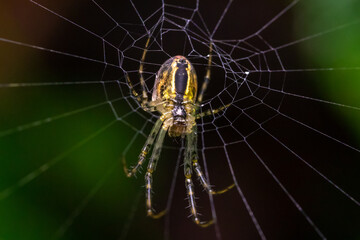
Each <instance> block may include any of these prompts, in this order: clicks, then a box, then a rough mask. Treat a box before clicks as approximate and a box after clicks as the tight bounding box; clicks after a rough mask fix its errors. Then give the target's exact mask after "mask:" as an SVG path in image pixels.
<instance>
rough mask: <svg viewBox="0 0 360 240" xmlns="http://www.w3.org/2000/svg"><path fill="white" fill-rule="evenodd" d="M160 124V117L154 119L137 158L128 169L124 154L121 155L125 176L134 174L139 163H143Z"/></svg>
mask: <svg viewBox="0 0 360 240" xmlns="http://www.w3.org/2000/svg"><path fill="white" fill-rule="evenodd" d="M161 125H162V121H161V120H160V119H158V120H157V121H156V123H155V125H154V127H153V128H152V130H151V132H150V134H149V136H148V138H147V139H146V142H145V144H144V146H143V148H142V150H141V153H140V155H139V160H138V162H137V164H136V166H135V167H133V168H131V169H128V168H127V166H126V165H127V164H126V159H125V156H123V158H122V162H123V166H124V172H125V174H126V176H127V177H132V176H134V175H135V174H136V172H137V171H138V170H139V168H140V167H141V165H142V164H143V163H144V161H145V158H146V155H147V154H148V152H149V151H150V148H151V145H152V144H153V143H154V140H155V137H156V135H157V134H158V133H159V130H160V127H161Z"/></svg>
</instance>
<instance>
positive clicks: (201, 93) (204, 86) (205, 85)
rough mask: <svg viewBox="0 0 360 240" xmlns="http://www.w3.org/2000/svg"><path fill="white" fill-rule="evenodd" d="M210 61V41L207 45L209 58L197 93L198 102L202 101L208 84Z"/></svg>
mask: <svg viewBox="0 0 360 240" xmlns="http://www.w3.org/2000/svg"><path fill="white" fill-rule="evenodd" d="M211 63H212V43H210V46H209V60H208V65H207V67H206V74H205V77H204V82H203V84H202V86H201V90H200V94H199V97H198V100H197V101H198V103H199V104H200V103H201V102H202V100H203V97H204V93H205V91H206V89H207V86H208V85H209V81H210V76H211Z"/></svg>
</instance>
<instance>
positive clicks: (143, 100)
mask: <svg viewBox="0 0 360 240" xmlns="http://www.w3.org/2000/svg"><path fill="white" fill-rule="evenodd" d="M149 43H150V37H149V38H148V39H147V41H146V44H145V48H144V51H143V54H142V57H141V60H140V66H139V78H140V85H141V88H142V94H141V95H140V94H139V93H138V92H137V91H136V90H135V89H134V87H133V84H132V82H131V79H130V77H129V74H128V73H125V77H126V80H127V82H128V84H129V87H130V90H131V93H132V94H133V96H134V97H135V98H136V100H137V101H138V102H139V104H140V106H141V107H142V108H143V109H144V110H145V111H155V108H154V107H152V106H150V105H149V101H148V95H147V92H146V88H145V80H144V76H143V70H144V61H145V57H146V53H147V51H148V47H149Z"/></svg>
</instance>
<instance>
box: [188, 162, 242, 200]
mask: <svg viewBox="0 0 360 240" xmlns="http://www.w3.org/2000/svg"><path fill="white" fill-rule="evenodd" d="M192 162H193V168H194V170H195V172H196V175H197V176H198V178H199V180H200V183H201V185H202V186H203V187H204V188H205V189H206V191H208V192H209V193H211V194H213V195H219V194H223V193H226V192H227V191H229V190H230V189H232V188H233V187H235V184H234V183H233V184H231V185H229V186H227V187H226V188H224V189H221V190H217V191H215V190H214V189H212V188H211V186H210V184H209V182H208V181H207V180H206V178H205V175H204V173H203V172H202V170H201V167H200V165H199V163H198V160H197V159H193V161H192Z"/></svg>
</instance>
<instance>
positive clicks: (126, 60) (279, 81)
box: [0, 0, 360, 239]
mask: <svg viewBox="0 0 360 240" xmlns="http://www.w3.org/2000/svg"><path fill="white" fill-rule="evenodd" d="M30 2H31V3H33V4H34V5H36V6H37V7H38V8H40V9H42V10H44V11H46V12H48V13H51V14H52V15H54V16H56V17H58V18H59V19H60V20H59V21H65V22H67V23H69V24H71V25H73V26H75V27H76V28H78V31H84V32H85V33H86V34H88V36H89V38H92V39H95V40H96V41H97V44H98V49H96V51H98V50H99V49H100V52H101V53H102V54H101V55H102V58H92V57H86V56H82V55H78V54H73V53H71V52H64V51H59V50H55V49H50V48H46V47H41V46H37V45H32V44H28V43H25V42H19V41H15V40H12V39H7V38H0V41H2V42H6V43H11V44H15V45H21V46H25V47H30V48H34V49H38V50H42V51H46V52H49V53H50V54H60V55H65V56H66V57H71V58H75V59H79V61H80V60H85V61H89V62H92V63H96V64H99V65H101V66H103V71H102V77H101V79H95V80H91V81H81V82H71V81H63V82H41V83H1V84H0V87H1V88H22V87H29V89H31V87H36V86H37V87H41V86H51V85H55V86H57V85H82V84H85V85H97V86H99V87H100V88H103V90H104V100H103V101H102V102H98V103H96V104H94V105H91V106H87V107H83V108H80V109H76V110H74V111H70V112H66V113H63V114H59V115H56V116H50V117H48V118H46V119H40V120H38V121H35V122H31V123H27V124H23V125H19V126H17V127H15V128H10V129H5V130H3V131H1V132H0V136H1V137H6V136H8V135H12V134H21V132H22V131H25V130H27V129H30V128H34V127H39V126H42V125H44V124H47V123H50V122H53V121H56V120H58V119H61V118H66V117H69V116H73V115H76V114H78V113H81V112H85V111H88V110H90V109H94V108H98V107H107V106H110V109H111V111H112V113H113V115H114V120H113V121H112V122H110V123H109V124H107V125H105V126H104V127H103V128H101V129H97V130H96V131H95V132H94V133H93V134H92V135H90V136H88V137H87V138H85V139H83V140H82V141H80V142H79V143H78V144H76V145H74V146H72V147H71V148H69V149H68V150H65V151H64V152H62V153H61V154H59V155H58V156H55V157H54V158H53V159H52V160H50V161H49V162H47V163H45V164H44V165H42V166H41V167H40V168H38V169H36V170H34V171H32V172H30V173H29V174H27V175H26V176H24V177H23V178H21V179H19V181H18V182H16V183H14V185H12V186H9V187H8V188H5V189H3V190H2V191H1V192H0V199H5V198H7V197H9V196H10V195H11V194H12V193H13V192H15V191H17V190H18V189H19V188H22V187H23V186H25V185H26V184H28V183H29V182H31V181H33V180H34V179H36V178H37V177H38V176H40V175H41V174H42V173H44V172H46V171H47V170H48V169H49V168H51V167H53V166H54V165H55V164H56V163H58V162H59V161H60V160H62V159H63V158H64V157H66V156H68V155H70V154H71V153H72V152H73V151H74V150H76V149H77V148H79V147H80V146H82V145H84V144H86V143H87V142H88V141H89V140H90V139H92V138H95V137H96V136H97V135H98V134H100V133H101V132H102V131H104V130H105V129H108V128H110V127H111V126H113V125H114V124H115V123H117V122H121V123H122V124H125V125H126V126H128V127H129V128H130V129H132V130H133V131H134V136H133V138H132V139H131V140H130V141H129V144H128V145H127V146H126V148H125V149H124V151H123V155H124V156H126V154H127V152H128V150H129V149H130V148H131V147H132V146H133V144H134V142H135V140H136V139H139V138H141V139H144V140H145V138H146V137H147V134H148V132H147V129H148V127H149V126H152V124H154V123H155V121H156V119H157V118H158V116H159V115H158V113H146V112H144V111H143V110H142V109H141V107H140V105H139V104H138V102H137V101H136V99H135V98H134V97H133V96H132V95H131V93H130V89H129V85H128V83H127V82H126V80H125V79H124V77H123V76H124V74H125V73H127V74H129V75H130V77H131V79H132V81H133V82H134V88H135V89H136V90H137V91H138V92H141V86H140V81H139V78H138V67H139V64H140V58H141V54H142V52H143V51H144V46H145V42H146V41H147V39H148V38H150V44H149V48H148V53H147V57H146V59H145V62H144V66H145V71H144V79H145V83H146V86H145V87H146V89H147V93H148V95H149V96H151V92H152V87H153V82H154V79H155V75H156V71H157V70H158V69H159V67H160V66H161V64H162V63H163V62H164V61H165V60H166V59H168V58H170V57H172V56H173V55H175V54H176V53H175V51H174V52H172V51H171V50H169V49H168V47H167V46H168V44H169V43H168V41H167V40H169V38H170V39H171V36H172V34H179V35H176V36H177V37H176V38H177V39H179V38H180V37H178V36H182V37H183V39H181V41H180V42H181V43H182V44H181V45H180V49H181V50H180V51H182V52H180V53H178V54H182V55H184V56H186V57H187V58H188V59H189V60H190V61H191V62H192V63H193V65H194V66H195V69H196V70H198V69H205V68H206V66H207V59H208V47H209V45H210V43H211V44H212V45H213V53H212V55H213V63H212V71H213V72H214V74H213V76H216V78H214V77H213V78H212V79H211V81H210V86H209V88H210V89H211V86H212V84H213V85H214V86H218V89H219V90H218V91H217V93H216V94H214V95H209V94H206V95H205V101H204V102H203V103H202V105H201V107H200V110H199V111H200V113H202V112H206V111H209V110H215V109H217V108H219V107H221V106H226V105H228V104H230V106H229V107H228V108H226V109H224V110H223V111H220V112H218V113H216V114H213V115H211V116H206V117H203V118H201V119H199V120H198V121H197V124H198V129H199V132H198V142H199V144H200V145H199V152H200V155H201V157H202V164H203V166H204V170H205V172H206V175H207V177H208V178H209V179H210V180H211V175H209V169H208V167H207V156H208V155H207V151H209V150H215V149H216V150H218V151H220V152H222V153H223V159H222V161H223V164H225V165H226V166H227V167H228V172H227V173H224V174H228V175H231V179H232V180H233V181H234V183H235V186H236V191H237V193H238V194H239V196H240V198H241V200H242V203H241V204H243V205H244V206H245V208H246V210H247V212H248V214H249V217H250V219H251V222H252V224H253V226H254V227H255V228H256V231H257V233H258V236H259V237H260V238H261V239H266V238H267V236H266V233H264V231H263V230H262V225H261V224H260V222H259V221H258V219H257V217H256V213H254V211H253V209H252V204H251V202H249V201H248V199H247V197H246V193H245V192H244V191H243V189H242V187H241V186H243V183H240V182H239V180H238V176H237V172H236V170H235V169H234V168H233V163H234V161H236V160H238V159H235V158H234V157H233V156H232V155H231V154H230V153H229V151H231V150H230V148H232V146H237V145H239V144H241V145H243V146H245V147H246V148H247V149H248V151H250V153H252V155H253V157H255V159H256V160H257V161H258V162H259V164H260V166H262V167H263V168H264V170H265V171H266V172H267V174H269V175H270V176H271V178H272V180H273V181H274V182H275V183H276V184H277V185H278V187H279V188H280V189H281V191H282V192H283V193H284V194H285V195H286V197H287V198H288V200H289V201H290V202H291V203H292V204H293V206H294V208H295V209H296V210H297V211H298V212H299V213H300V214H301V215H302V216H303V218H304V219H305V221H306V222H307V223H308V224H309V226H310V227H311V228H312V229H313V231H314V232H315V233H316V234H317V235H318V237H320V238H322V239H325V238H326V237H327V236H326V234H324V233H323V232H322V230H321V229H320V228H319V227H318V225H317V223H316V222H315V221H314V220H312V218H311V216H310V215H308V213H307V212H306V210H305V209H303V208H302V206H301V204H300V203H299V202H298V201H297V199H296V198H295V197H294V195H293V193H292V192H293V191H291V190H289V189H288V188H287V187H286V183H285V182H284V180H283V179H281V178H278V177H277V175H276V174H275V172H274V171H273V170H272V169H271V167H270V165H269V163H268V162H267V161H266V160H265V159H266V157H264V156H263V155H262V153H261V151H259V147H258V145H257V144H255V143H254V142H253V141H251V139H252V137H253V136H254V135H255V136H256V135H257V134H258V133H259V132H260V133H261V134H264V135H266V136H267V137H269V138H270V139H271V140H272V141H273V142H275V143H276V144H278V145H279V146H281V148H282V149H283V151H287V152H288V153H290V155H292V156H293V157H294V158H295V159H297V160H298V161H300V162H301V163H302V164H304V165H305V166H306V167H308V168H309V169H310V170H311V171H313V174H315V175H317V176H319V177H320V179H322V180H323V181H325V182H326V183H327V184H329V185H331V186H332V187H333V188H334V189H336V190H337V191H338V194H340V195H343V196H345V197H346V198H347V199H348V201H349V202H350V203H349V204H355V205H357V206H359V205H360V204H359V202H358V200H357V199H355V198H354V197H353V196H352V195H351V193H348V192H347V191H345V190H344V189H343V188H342V187H341V186H339V185H338V184H337V183H336V182H335V181H333V180H332V179H331V178H330V177H328V176H327V175H326V174H324V173H323V172H322V171H321V169H318V168H317V167H315V166H314V165H313V164H312V163H311V162H310V161H307V159H305V158H304V157H302V156H301V154H300V153H298V152H297V150H296V149H295V148H293V146H292V145H291V144H288V143H287V142H286V140H284V138H282V137H281V136H279V135H278V134H277V133H276V131H273V130H274V129H273V127H272V126H271V123H272V121H278V120H279V119H280V121H289V122H292V123H293V124H295V126H297V127H298V128H301V129H304V131H310V132H312V134H315V135H317V136H320V137H321V138H323V139H326V140H330V141H332V142H334V143H335V144H336V145H337V146H341V147H343V148H346V149H348V151H351V152H353V153H355V154H357V155H356V156H357V157H358V156H359V153H360V149H359V147H358V146H353V145H352V144H350V143H347V142H345V141H342V140H341V139H338V138H337V137H335V136H333V135H332V134H331V133H328V132H326V131H323V130H321V129H319V128H317V127H313V126H312V125H311V124H310V123H308V122H306V121H302V120H301V119H297V117H296V116H293V115H292V114H291V113H288V112H287V110H288V109H286V108H284V109H283V106H284V104H285V103H286V101H287V100H289V99H292V100H294V99H295V101H296V99H300V100H301V101H305V102H306V101H310V102H316V103H319V104H324V105H331V106H335V107H339V108H346V109H349V110H350V111H353V112H355V114H356V113H357V112H358V111H359V110H360V106H359V105H356V104H355V105H347V104H343V103H339V102H334V101H331V100H324V99H321V98H317V97H311V96H307V95H302V94H299V93H296V91H291V90H287V86H288V82H289V80H291V78H292V77H293V76H295V75H298V74H301V73H308V72H310V73H311V72H321V71H350V70H354V71H357V70H360V67H343V68H306V69H290V68H288V67H287V63H286V62H285V61H284V60H282V55H281V53H280V51H284V50H286V48H288V47H292V46H294V45H296V44H299V43H302V42H305V41H310V40H313V39H315V38H318V37H321V36H323V35H326V34H328V33H331V32H336V31H341V30H342V29H345V28H347V27H349V26H352V25H356V24H358V21H356V22H351V23H348V24H345V25H341V26H337V27H335V28H332V29H329V30H325V31H322V32H320V33H316V34H314V35H311V36H306V37H303V38H301V39H297V40H293V41H290V42H287V43H285V44H281V45H273V44H270V43H269V41H268V40H267V39H266V37H265V36H263V32H264V31H266V30H267V29H268V28H269V27H270V26H272V25H274V24H276V23H277V22H278V21H279V19H281V17H283V15H285V14H287V13H288V12H289V11H290V10H291V9H292V8H294V7H295V6H296V5H297V4H298V2H299V1H292V2H291V3H290V4H289V5H288V6H286V7H285V8H284V9H283V10H282V11H280V12H279V13H278V14H277V15H275V16H274V17H273V18H272V19H269V20H267V21H266V23H265V24H263V26H262V27H261V28H260V29H258V30H257V31H255V32H254V33H253V34H251V35H249V36H247V37H245V38H242V39H230V40H223V39H217V38H215V36H217V32H218V31H219V30H220V29H221V27H222V22H223V19H224V18H225V17H226V16H227V14H228V11H229V9H230V8H231V6H232V0H230V1H229V2H227V4H226V5H225V8H224V9H223V10H222V11H221V14H220V16H219V17H218V19H217V21H216V24H215V26H214V27H213V28H212V29H210V28H209V27H208V26H207V24H206V21H205V20H204V18H203V16H202V14H201V12H200V10H199V5H200V4H203V2H201V1H197V2H196V3H194V4H193V5H194V7H192V8H189V7H184V6H181V5H172V4H168V3H166V1H165V2H161V4H159V5H161V6H160V7H159V8H158V9H157V10H156V11H153V12H151V14H147V15H145V14H144V13H140V11H139V7H138V6H137V4H136V3H135V2H132V1H129V3H130V4H129V6H131V7H132V8H131V9H130V10H129V11H132V14H133V15H134V16H136V17H137V21H136V23H121V22H118V21H117V20H116V17H115V16H113V14H112V13H110V11H109V9H106V8H105V7H104V6H103V5H102V3H101V1H94V0H93V1H90V2H91V4H93V6H94V7H95V8H96V9H97V10H98V12H99V13H101V14H103V15H104V16H105V17H106V18H107V19H108V20H109V22H110V24H109V25H106V26H102V29H101V30H102V31H92V30H90V29H88V28H87V27H84V26H82V25H81V24H80V23H77V22H76V21H73V20H72V19H70V18H67V17H65V16H63V15H61V14H60V13H57V12H56V11H55V10H52V9H51V8H48V7H47V6H46V4H44V5H43V4H40V3H39V2H37V1H32V0H30ZM117 35H120V36H121V38H120V39H119V38H116V37H115V36H117ZM169 36H170V37H169ZM94 51H95V50H94ZM199 71H200V72H201V70H199ZM202 71H203V70H202ZM113 72H116V74H113ZM114 75H117V76H118V77H117V78H112V77H113V76H114ZM109 76H111V77H109ZM219 76H221V78H219ZM198 78H199V82H200V84H199V85H200V86H201V81H202V75H201V74H198ZM290 84H291V83H290ZM124 103H126V105H128V106H129V109H125V110H124V109H123V108H122V106H123V104H124ZM121 104H122V105H121ZM259 113H260V114H259ZM133 116H136V117H140V118H141V119H142V120H143V121H144V124H143V125H142V126H140V127H139V126H135V125H133V124H132V123H131V121H130V120H128V119H129V118H131V117H133ZM244 126H246V127H244ZM208 139H211V141H208ZM214 139H215V140H214ZM166 147H169V148H171V147H170V146H165V148H166ZM138 148H139V149H140V146H138ZM182 149H183V147H181V148H180V150H182ZM181 152H182V151H179V155H178V156H179V157H178V164H177V165H178V167H179V162H180V161H181ZM116 166H117V165H116V164H114V166H111V167H110V170H109V172H107V173H106V175H105V176H104V177H103V178H102V179H100V180H99V182H98V184H97V185H96V186H94V188H93V190H92V191H91V192H90V193H89V194H88V195H87V197H86V198H85V199H84V200H83V202H82V203H81V204H80V205H79V206H78V207H77V208H76V209H75V210H74V212H73V213H71V214H70V216H69V219H68V220H67V221H66V222H65V223H64V224H63V225H62V226H61V227H60V228H59V230H58V231H57V232H56V233H55V235H54V236H55V237H54V238H55V239H58V238H60V237H61V236H63V235H64V233H65V232H66V231H67V229H68V228H69V227H70V226H71V225H72V223H73V221H74V220H75V219H76V217H77V216H78V215H80V214H81V211H82V210H83V209H84V207H85V206H86V205H87V203H88V202H89V201H90V200H91V198H92V197H93V196H94V195H95V194H96V192H97V191H98V190H99V188H101V186H102V184H103V182H104V180H105V179H106V177H108V176H109V174H110V172H112V171H113V170H114V169H115V168H116ZM174 179H175V178H174ZM171 192H173V188H172V190H171ZM169 199H170V200H169V202H170V203H169V204H171V199H172V195H171V194H170V197H169ZM209 200H210V205H211V209H212V211H211V212H212V216H213V217H214V218H215V219H216V218H217V215H216V213H217V211H216V205H215V204H214V199H213V198H212V196H209ZM133 212H134V210H131V212H130V215H129V220H128V222H127V224H126V227H125V229H124V231H123V233H122V238H125V237H126V231H127V230H128V228H129V226H128V225H129V224H130V223H131V221H133V219H132V216H133ZM168 221H169V220H168V219H167V222H166V224H169V222H168ZM167 231H169V230H168V227H167V228H166V229H165V232H167ZM167 234H168V233H167ZM215 235H216V238H217V239H222V234H221V228H220V227H219V225H218V224H217V223H216V224H215Z"/></svg>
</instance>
